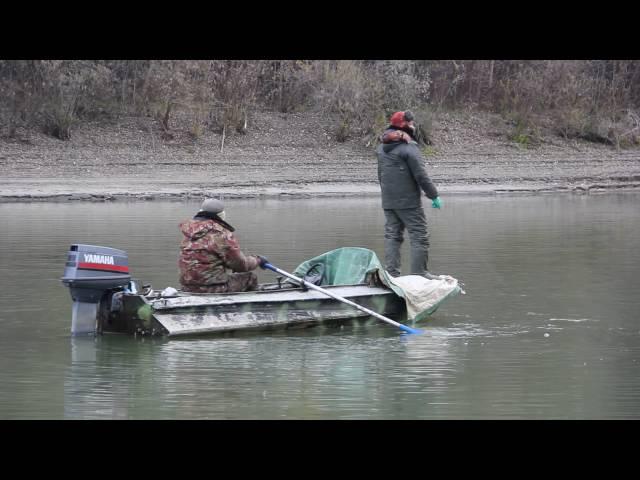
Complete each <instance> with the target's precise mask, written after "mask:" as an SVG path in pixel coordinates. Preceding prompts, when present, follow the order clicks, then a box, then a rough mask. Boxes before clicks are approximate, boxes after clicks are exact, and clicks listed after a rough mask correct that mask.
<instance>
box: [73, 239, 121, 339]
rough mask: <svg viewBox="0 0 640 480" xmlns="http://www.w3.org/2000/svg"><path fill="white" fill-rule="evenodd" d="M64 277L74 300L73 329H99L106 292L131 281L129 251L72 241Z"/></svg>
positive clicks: (83, 331)
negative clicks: (98, 316)
mask: <svg viewBox="0 0 640 480" xmlns="http://www.w3.org/2000/svg"><path fill="white" fill-rule="evenodd" d="M61 280H62V283H63V284H64V285H65V286H67V287H68V288H69V291H70V293H71V298H72V300H73V317H72V320H71V333H72V334H74V335H76V334H83V333H95V331H96V322H97V314H98V305H99V303H100V300H101V299H102V297H103V295H104V294H105V293H106V292H108V291H109V290H112V289H116V288H119V287H126V286H128V285H129V282H130V281H131V275H130V274H129V259H128V256H127V252H125V251H124V250H118V249H117V248H110V247H101V246H97V245H84V244H74V245H71V247H70V248H69V252H68V256H67V263H66V264H65V269H64V275H63V276H62V278H61Z"/></svg>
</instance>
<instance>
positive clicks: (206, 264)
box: [178, 198, 267, 293]
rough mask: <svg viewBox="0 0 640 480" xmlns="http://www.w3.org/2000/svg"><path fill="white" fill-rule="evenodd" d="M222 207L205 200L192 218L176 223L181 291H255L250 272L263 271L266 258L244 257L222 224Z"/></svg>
mask: <svg viewBox="0 0 640 480" xmlns="http://www.w3.org/2000/svg"><path fill="white" fill-rule="evenodd" d="M224 219H225V212H224V204H223V203H222V201H221V200H217V199H215V198H208V199H206V200H205V201H204V202H202V207H201V208H200V211H199V212H198V213H196V215H195V216H194V217H193V218H192V219H190V220H185V221H184V222H182V223H181V224H180V231H181V232H182V235H183V238H182V242H181V243H180V255H179V258H178V267H179V269H180V284H181V285H182V290H184V291H185V292H194V293H225V292H246V291H248V290H256V288H257V286H258V277H257V276H256V274H255V273H253V272H252V270H255V269H256V267H258V266H260V267H261V268H264V264H265V263H267V259H266V258H264V257H261V256H260V255H245V254H244V253H242V250H240V245H239V244H238V239H237V238H236V236H235V235H234V234H233V232H234V230H235V229H234V228H233V227H232V226H231V225H229V224H228V223H227V222H225V220H224Z"/></svg>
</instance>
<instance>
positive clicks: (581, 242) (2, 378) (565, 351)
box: [0, 193, 640, 419]
mask: <svg viewBox="0 0 640 480" xmlns="http://www.w3.org/2000/svg"><path fill="white" fill-rule="evenodd" d="M444 202H445V204H444V208H443V209H442V210H440V211H434V210H432V209H431V208H428V204H426V203H425V206H426V207H427V214H428V219H429V225H430V232H431V249H430V254H431V260H430V269H431V270H432V271H434V272H435V273H447V274H450V275H453V276H455V277H456V278H458V279H459V280H460V281H461V282H463V283H464V288H465V290H466V291H467V294H466V295H460V296H458V297H455V298H452V299H449V300H448V301H447V302H446V303H445V304H443V306H442V307H441V308H440V310H439V311H437V312H436V313H435V314H434V315H433V317H432V318H431V319H429V320H428V321H426V322H423V323H421V324H420V325H419V326H420V327H421V328H424V329H425V330H426V333H425V334H423V335H411V336H406V335H403V334H401V332H400V331H399V330H398V329H396V328H394V327H392V326H390V325H388V324H385V323H382V322H381V323H380V324H375V323H374V324H373V325H367V326H360V327H358V326H357V325H355V326H349V325H347V326H345V327H343V328H329V329H327V328H311V329H306V330H300V331H293V332H286V331H284V332H279V333H266V334H254V335H241V336H234V337H224V338H216V337H198V338H192V339H171V340H169V339H162V338H159V339H150V338H145V339H140V338H137V339H136V338H132V337H124V336H102V337H97V338H71V336H70V334H69V327H70V323H71V305H72V302H71V298H70V296H69V293H68V290H67V289H66V288H65V287H63V285H62V284H61V283H60V280H59V279H60V277H61V275H62V273H63V269H64V263H65V261H66V255H67V250H68V248H69V245H71V244H72V243H88V244H97V245H104V246H111V247H116V248H120V249H124V250H126V251H127V252H128V254H129V265H130V268H131V271H132V274H133V276H134V277H135V278H138V279H140V280H141V281H143V282H145V283H152V284H153V286H154V288H156V289H157V288H164V287H167V286H175V287H177V286H178V285H177V267H176V258H177V245H178V242H179V239H180V237H179V233H178V230H177V224H178V223H179V222H180V221H181V220H182V219H184V218H187V217H189V216H191V215H193V213H194V212H195V211H196V210H197V208H198V206H199V202H195V201H194V202H160V201H149V202H143V201H140V202H131V203H120V202H114V203H68V204H66V203H9V204H0V278H1V279H2V294H1V295H0V327H1V328H2V334H1V335H0V419H637V418H640V295H639V294H638V286H639V284H640V282H638V274H639V273H640V253H639V248H638V246H639V243H638V239H639V238H640V215H638V204H639V202H640V195H638V194H635V193H625V194H603V195H584V196H576V195H554V196H457V197H455V196H453V197H448V198H445V199H444ZM226 203H227V220H228V221H229V223H231V224H232V225H234V226H235V227H236V228H237V232H236V233H237V235H238V238H239V240H240V244H241V246H242V249H243V250H244V251H245V252H247V253H257V254H262V255H264V256H266V257H268V258H269V260H270V261H271V263H273V264H274V265H276V266H278V267H280V268H282V269H284V270H287V271H293V270H294V269H295V267H296V266H297V265H298V264H299V263H301V262H302V261H304V260H306V259H308V258H311V257H313V256H315V255H318V254H320V253H323V252H326V251H329V250H332V249H334V248H338V247H342V246H362V247H367V248H370V249H372V250H374V251H375V252H376V253H377V254H378V256H379V258H381V259H382V258H383V238H382V230H383V221H384V220H383V215H382V211H381V209H380V207H379V199H377V198H375V197H367V198H340V199H329V198H321V199H284V200H260V199H250V200H228V201H227V202H226ZM404 254H405V257H404V259H403V264H404V265H406V264H408V258H407V257H406V255H407V254H408V248H407V246H405V248H404ZM259 278H260V280H261V281H273V279H274V274H272V273H271V272H268V271H266V272H263V271H260V272H259Z"/></svg>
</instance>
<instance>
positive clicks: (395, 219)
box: [384, 207, 429, 277]
mask: <svg viewBox="0 0 640 480" xmlns="http://www.w3.org/2000/svg"><path fill="white" fill-rule="evenodd" d="M384 216H385V219H386V222H385V224H384V261H385V268H386V270H387V272H389V273H390V274H391V275H393V276H394V277H397V276H399V275H400V247H401V246H402V242H403V240H404V237H403V233H404V230H405V228H406V230H407V232H408V233H409V241H410V242H411V249H410V252H411V271H410V274H411V275H424V274H426V273H427V261H428V260H429V233H428V232H427V217H426V216H425V214H424V210H423V209H422V207H416V208H402V209H398V210H390V209H384Z"/></svg>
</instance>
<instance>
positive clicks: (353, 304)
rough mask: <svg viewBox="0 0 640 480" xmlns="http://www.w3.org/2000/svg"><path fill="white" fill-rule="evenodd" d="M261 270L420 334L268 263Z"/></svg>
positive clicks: (408, 331) (407, 330)
mask: <svg viewBox="0 0 640 480" xmlns="http://www.w3.org/2000/svg"><path fill="white" fill-rule="evenodd" d="M262 268H268V269H269V270H272V271H274V272H276V273H279V274H280V275H284V276H285V277H288V278H290V279H291V280H294V281H296V282H297V283H299V284H301V285H305V286H306V287H307V288H311V289H313V290H317V291H318V292H322V293H324V294H325V295H329V296H330V297H332V298H335V299H336V300H340V301H341V302H343V303H346V304H347V305H351V306H352V307H356V308H357V309H358V310H362V311H363V312H365V313H368V314H369V315H371V316H373V317H376V318H379V319H380V320H382V321H384V322H387V323H390V324H391V325H395V326H396V327H398V328H400V329H402V330H404V331H405V332H407V333H422V330H418V329H416V328H411V327H407V326H406V325H403V324H401V323H398V322H394V321H393V320H391V319H390V318H387V317H385V316H384V315H380V314H379V313H376V312H374V311H373V310H369V309H368V308H365V307H363V306H362V305H358V304H357V303H354V302H352V301H351V300H347V299H346V298H343V297H341V296H339V295H336V294H335V293H331V292H329V291H328V290H325V289H324V288H320V287H318V286H317V285H314V284H313V283H309V282H307V281H306V280H304V279H302V278H298V277H296V276H295V275H291V274H290V273H288V272H285V271H284V270H280V269H279V268H278V267H275V266H273V265H271V264H270V263H268V262H267V263H265V264H263V265H262Z"/></svg>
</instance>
